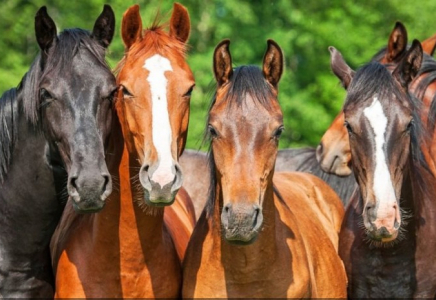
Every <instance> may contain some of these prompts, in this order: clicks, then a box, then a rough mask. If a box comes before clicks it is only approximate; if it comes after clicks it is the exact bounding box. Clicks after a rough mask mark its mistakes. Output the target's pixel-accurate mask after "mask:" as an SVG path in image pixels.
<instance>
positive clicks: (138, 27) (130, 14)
mask: <svg viewBox="0 0 436 300" xmlns="http://www.w3.org/2000/svg"><path fill="white" fill-rule="evenodd" d="M121 36H122V38H123V42H124V46H125V47H126V49H129V48H130V47H131V46H132V45H133V43H135V42H136V41H137V40H139V39H142V19H141V15H140V14H139V5H138V4H135V5H133V6H131V7H129V8H128V9H127V10H126V12H125V13H124V14H123V21H122V24H121Z"/></svg>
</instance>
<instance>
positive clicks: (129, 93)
mask: <svg viewBox="0 0 436 300" xmlns="http://www.w3.org/2000/svg"><path fill="white" fill-rule="evenodd" d="M121 91H122V92H123V96H124V97H133V95H132V93H131V92H129V90H128V89H126V87H125V86H121Z"/></svg>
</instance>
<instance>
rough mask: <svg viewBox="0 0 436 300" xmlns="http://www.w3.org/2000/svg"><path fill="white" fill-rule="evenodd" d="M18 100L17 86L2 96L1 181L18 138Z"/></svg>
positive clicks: (0, 114)
mask: <svg viewBox="0 0 436 300" xmlns="http://www.w3.org/2000/svg"><path fill="white" fill-rule="evenodd" d="M17 102H18V101H17V89H16V88H12V89H10V90H8V91H6V92H4V93H3V95H2V96H1V98H0V124H1V126H0V183H3V182H4V180H5V176H6V173H7V171H8V167H9V164H10V162H11V159H12V150H13V148H14V144H15V140H16V138H17V128H16V127H17V126H16V122H17V121H16V119H18V105H17ZM15 115H16V116H17V117H16V116H15Z"/></svg>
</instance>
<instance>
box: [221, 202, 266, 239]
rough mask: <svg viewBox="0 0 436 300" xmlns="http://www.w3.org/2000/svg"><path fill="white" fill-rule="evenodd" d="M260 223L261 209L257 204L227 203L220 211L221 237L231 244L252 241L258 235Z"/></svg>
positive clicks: (261, 221) (261, 220) (261, 218)
mask: <svg viewBox="0 0 436 300" xmlns="http://www.w3.org/2000/svg"><path fill="white" fill-rule="evenodd" d="M262 223H263V214H262V209H261V208H260V207H259V206H258V205H241V204H239V205H232V204H227V205H225V206H224V208H223V211H222V213H221V225H222V233H223V237H224V239H225V240H226V241H227V242H229V243H231V244H237V245H248V244H251V243H253V242H254V241H255V240H256V239H257V237H258V235H259V230H260V228H261V227H262Z"/></svg>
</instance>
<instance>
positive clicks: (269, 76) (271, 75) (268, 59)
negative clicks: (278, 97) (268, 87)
mask: <svg viewBox="0 0 436 300" xmlns="http://www.w3.org/2000/svg"><path fill="white" fill-rule="evenodd" d="M267 45H268V46H267V49H266V52H265V55H264V57H263V76H265V78H266V80H267V81H268V82H269V83H271V84H272V86H273V87H275V88H276V89H277V85H278V83H279V81H280V78H281V77H282V73H283V52H282V49H280V47H279V45H277V43H276V42H274V41H273V40H268V41H267Z"/></svg>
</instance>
